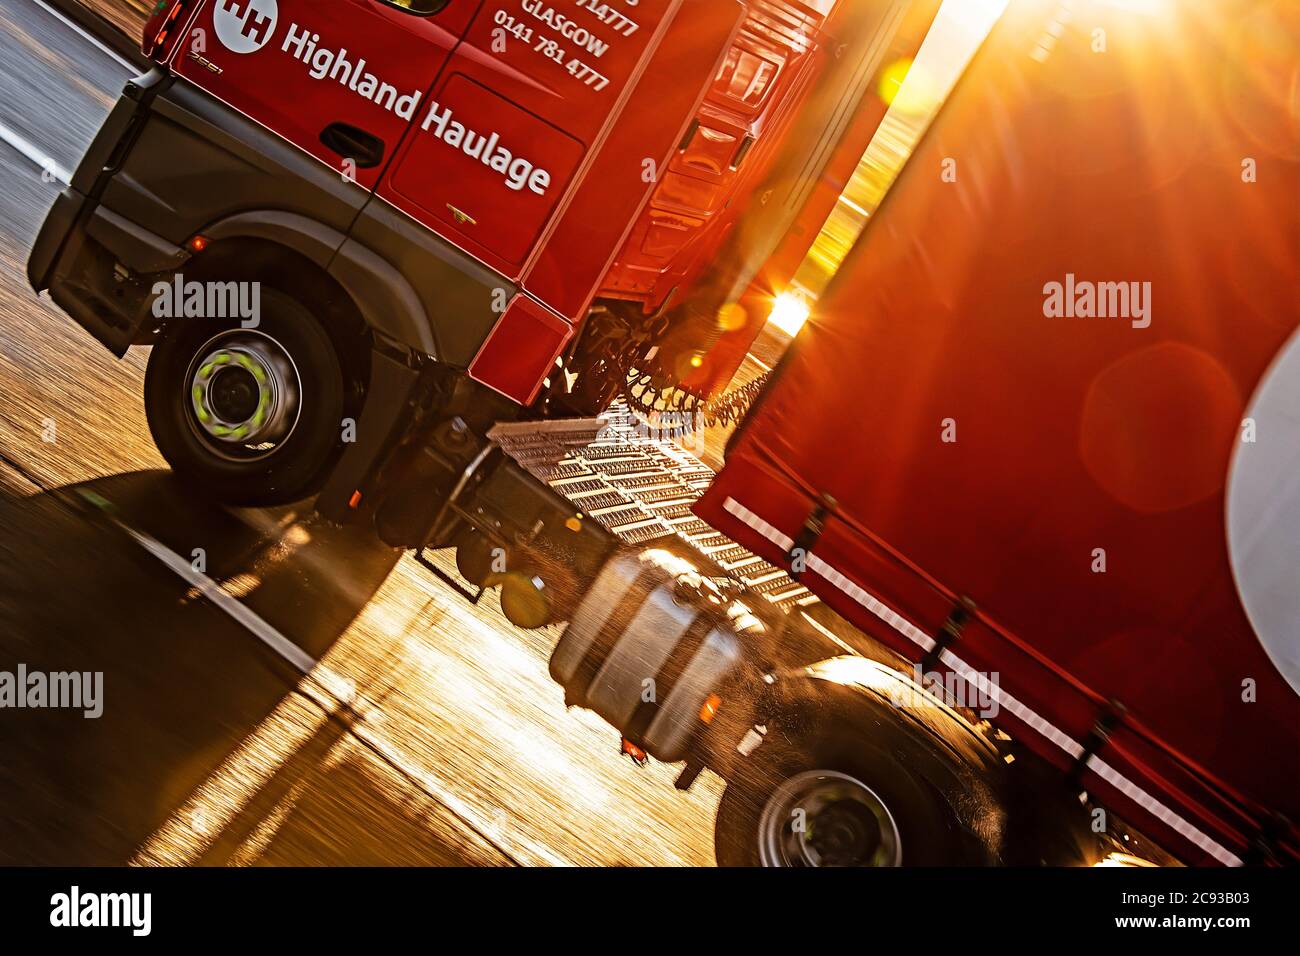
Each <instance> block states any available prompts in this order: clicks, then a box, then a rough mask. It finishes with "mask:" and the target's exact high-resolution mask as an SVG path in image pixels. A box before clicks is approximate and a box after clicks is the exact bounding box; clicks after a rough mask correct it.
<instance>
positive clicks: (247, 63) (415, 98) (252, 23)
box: [172, 0, 480, 189]
mask: <svg viewBox="0 0 1300 956" xmlns="http://www.w3.org/2000/svg"><path fill="white" fill-rule="evenodd" d="M479 5H480V0H329V2H328V3H322V2H320V0H208V2H207V3H205V4H204V5H203V7H202V8H201V9H200V10H199V11H198V13H197V15H196V16H195V18H194V20H193V21H192V22H191V23H190V25H189V31H188V33H187V35H186V37H185V38H184V39H183V41H182V42H181V43H180V44H178V47H177V51H176V53H175V55H174V57H173V60H172V68H173V69H174V70H175V72H176V73H178V74H179V75H181V76H183V77H185V78H186V79H188V80H190V81H191V82H193V83H195V84H197V85H198V86H201V87H202V88H203V89H205V90H207V91H208V92H210V93H212V94H213V95H214V96H217V97H218V98H220V99H222V100H224V101H225V102H227V103H229V104H230V105H231V106H233V107H235V108H236V109H238V110H240V111H241V112H243V113H245V114H247V115H248V116H250V117H252V118H253V119H255V120H257V121H258V122H260V123H262V124H264V125H265V126H267V127H268V128H270V129H271V130H272V131H273V132H275V133H277V134H279V135H280V136H282V137H284V138H285V139H287V140H289V141H290V142H292V143H293V144H295V145H296V146H299V147H301V148H302V149H303V150H305V151H306V152H308V153H310V154H311V155H313V156H315V157H316V158H317V159H319V160H320V161H321V162H323V163H326V164H328V165H330V166H332V167H334V168H336V169H338V170H339V171H340V173H341V174H342V173H345V174H348V175H351V176H353V177H354V178H355V180H356V182H357V183H359V184H360V185H362V186H364V187H366V188H367V189H373V188H374V186H375V183H376V182H377V181H378V179H379V175H380V173H381V172H382V171H383V167H384V164H385V163H387V161H388V160H389V159H391V158H392V156H393V154H394V152H395V151H396V149H397V146H398V143H399V142H400V141H401V139H402V135H403V134H404V133H405V132H406V129H407V128H408V126H409V125H410V123H411V120H412V119H413V118H414V117H416V116H421V117H422V116H423V111H422V109H421V107H422V106H423V105H424V100H425V98H426V95H427V93H428V90H429V87H430V84H432V82H433V80H434V78H435V77H436V76H437V74H438V71H439V70H441V69H442V67H443V65H444V64H445V63H446V62H447V59H448V57H449V56H450V55H451V52H452V50H453V49H454V48H455V46H456V44H457V43H458V42H460V38H461V36H462V34H463V33H464V32H465V29H466V27H468V25H469V23H470V21H471V20H472V19H473V17H474V14H475V12H476V11H477V9H478V7H479Z"/></svg>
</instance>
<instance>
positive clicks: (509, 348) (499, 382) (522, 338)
mask: <svg viewBox="0 0 1300 956" xmlns="http://www.w3.org/2000/svg"><path fill="white" fill-rule="evenodd" d="M571 338H573V326H571V325H570V324H569V323H568V322H566V321H564V319H562V318H560V316H558V315H556V314H555V313H554V312H552V311H551V310H550V309H548V308H546V306H544V305H541V304H540V303H538V302H537V301H535V300H534V299H532V298H530V297H528V296H526V295H517V296H515V298H514V300H513V301H512V302H511V303H510V304H509V305H508V306H507V307H506V311H505V314H503V315H502V316H501V321H500V322H498V323H497V325H496V328H494V329H493V330H492V334H491V335H489V336H488V340H487V341H486V342H484V343H483V347H482V348H481V349H479V353H478V355H476V356H475V357H474V361H473V362H472V363H470V367H469V374H470V377H471V378H473V379H474V380H475V381H478V382H482V383H483V384H484V385H487V386H489V387H490V388H494V389H496V390H497V391H498V392H500V393H501V394H502V395H505V396H507V397H509V398H513V399H514V400H515V401H516V402H518V403H519V404H520V405H529V404H531V403H532V401H533V399H534V398H536V397H537V392H538V390H539V389H540V388H541V386H542V380H541V379H540V378H539V377H538V373H537V370H538V369H543V370H552V371H554V370H555V360H556V359H557V358H558V357H559V355H560V352H562V351H563V350H564V347H565V346H566V345H568V344H569V340H570V339H571Z"/></svg>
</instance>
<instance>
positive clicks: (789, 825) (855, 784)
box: [758, 770, 903, 867]
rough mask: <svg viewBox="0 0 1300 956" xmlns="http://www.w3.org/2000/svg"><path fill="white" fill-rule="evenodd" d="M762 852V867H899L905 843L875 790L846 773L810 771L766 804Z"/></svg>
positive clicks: (761, 829) (760, 832)
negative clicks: (903, 843)
mask: <svg viewBox="0 0 1300 956" xmlns="http://www.w3.org/2000/svg"><path fill="white" fill-rule="evenodd" d="M758 856H759V862H760V863H762V865H763V866H790V867H799V866H899V865H900V864H901V863H902V859H903V845H902V838H901V837H900V835H899V832H898V824H897V823H896V822H895V821H894V817H893V814H891V813H890V812H889V808H888V807H887V806H886V805H885V802H884V801H883V800H881V799H880V796H879V795H878V794H877V793H876V792H875V791H874V790H872V789H871V788H870V787H868V786H867V785H866V784H865V783H863V782H862V781H860V780H857V779H856V778H854V777H851V776H849V775H848V774H844V773H840V772H838V771H834V770H809V771H805V772H804V773H799V774H796V775H794V776H793V777H790V778H789V779H787V780H785V781H783V782H782V783H781V785H780V786H779V787H777V789H776V790H775V791H774V792H773V793H772V795H771V796H770V797H769V798H768V800H767V803H765V804H764V805H763V811H762V813H761V815H760V817H759V823H758Z"/></svg>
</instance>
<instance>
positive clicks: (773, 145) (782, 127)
mask: <svg viewBox="0 0 1300 956" xmlns="http://www.w3.org/2000/svg"><path fill="white" fill-rule="evenodd" d="M834 6H835V0H818V2H810V3H802V2H798V0H753V2H750V3H748V4H747V5H746V9H745V18H744V21H743V22H742V24H741V28H740V31H739V32H738V33H737V35H736V37H735V39H734V40H732V42H731V46H730V48H729V49H728V50H727V55H726V56H725V57H724V59H723V62H722V66H721V68H720V69H719V71H718V73H717V75H716V76H715V77H714V78H713V82H712V83H711V84H710V85H709V88H708V91H707V93H706V95H705V97H704V102H703V103H701V104H700V107H699V109H698V111H697V112H696V114H695V116H694V117H693V119H692V121H691V124H690V127H689V128H688V130H687V132H686V135H685V136H684V137H683V138H682V140H681V142H680V144H679V148H678V149H677V150H676V152H675V153H674V154H673V157H672V160H671V162H670V163H669V164H668V166H667V168H666V169H664V170H663V172H662V173H660V175H659V181H658V183H657V184H656V186H655V189H654V193H653V194H652V195H651V197H650V202H649V204H648V205H647V206H646V208H645V209H644V210H643V211H642V213H641V215H640V217H638V219H637V221H636V223H635V224H634V225H633V227H632V231H631V234H630V235H629V236H628V239H627V241H626V242H625V243H624V245H623V248H622V249H621V250H620V251H619V254H618V256H617V258H616V259H615V261H614V265H613V267H612V268H611V269H610V270H609V272H608V274H607V275H606V276H605V277H604V279H603V281H602V282H601V288H600V292H599V295H600V297H602V298H611V299H628V300H631V301H635V302H639V303H640V304H641V306H642V308H643V309H644V310H645V311H646V312H655V311H657V310H658V309H659V308H660V307H661V306H663V305H664V303H665V301H666V300H667V299H668V297H669V296H670V295H671V294H672V293H673V291H674V290H679V291H682V292H683V293H685V290H689V289H690V287H691V285H692V284H693V282H694V280H695V279H697V278H698V277H699V274H700V272H701V271H702V270H703V269H705V268H707V267H708V266H709V264H710V259H711V256H712V255H713V254H714V253H716V252H717V251H718V249H719V248H721V246H722V244H723V242H724V241H725V240H726V238H727V235H728V233H729V232H730V231H731V229H732V228H733V227H734V226H735V225H736V223H737V222H738V221H739V220H740V219H741V218H743V217H744V215H745V212H746V210H747V209H748V208H749V203H750V202H751V201H753V199H754V196H753V190H754V189H755V188H756V187H757V185H758V184H759V183H761V182H763V180H764V179H765V177H766V176H767V175H768V174H769V173H770V172H771V171H772V166H773V163H774V162H775V161H776V159H777V158H778V157H779V156H780V154H781V151H782V147H783V146H784V143H783V136H784V134H785V133H786V132H787V131H788V129H789V125H790V120H791V118H792V116H793V115H794V113H795V112H796V111H797V109H798V107H799V105H800V104H801V103H802V102H803V100H804V96H805V94H806V92H807V90H808V87H809V84H810V83H812V82H814V81H815V79H816V76H817V72H818V69H819V67H820V65H821V63H822V62H823V61H824V60H825V58H826V57H828V56H830V55H831V50H832V49H833V48H834V43H833V42H830V38H828V37H827V36H826V35H824V34H823V32H822V28H823V27H824V26H825V25H826V23H827V14H828V13H829V12H830V11H831V9H832V8H833V7H834ZM841 6H843V5H841ZM861 9H865V8H860V11H859V15H862V14H861Z"/></svg>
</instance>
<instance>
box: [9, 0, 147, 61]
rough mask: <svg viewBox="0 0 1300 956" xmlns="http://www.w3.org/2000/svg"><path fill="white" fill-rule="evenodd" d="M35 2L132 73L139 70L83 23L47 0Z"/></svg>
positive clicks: (35, 0)
mask: <svg viewBox="0 0 1300 956" xmlns="http://www.w3.org/2000/svg"><path fill="white" fill-rule="evenodd" d="M33 2H35V4H36V5H37V6H38V7H40V8H41V9H42V10H44V11H45V12H46V13H48V14H49V15H50V16H52V17H55V18H56V19H59V20H62V21H63V22H64V23H65V24H67V25H68V26H70V27H72V29H73V30H75V31H76V32H77V33H79V34H81V35H82V37H84V38H85V39H87V40H89V41H90V42H91V43H93V44H95V46H97V47H99V49H101V50H103V51H104V52H105V53H107V54H108V55H109V56H111V57H112V58H113V59H115V60H117V62H118V63H121V64H122V65H123V66H124V67H126V68H127V69H128V70H130V71H131V73H132V75H134V74H135V73H136V72H138V70H139V67H137V66H136V65H135V64H134V63H132V62H130V61H129V60H126V59H124V58H123V57H122V55H121V54H119V53H118V52H117V51H116V50H114V49H113V48H112V47H109V46H106V45H105V44H104V43H103V42H102V41H101V40H100V39H99V38H98V37H95V36H92V35H91V34H89V33H87V32H86V31H85V30H84V29H82V27H81V25H80V24H79V23H76V22H75V21H73V20H69V19H68V18H67V17H65V16H64V15H63V14H62V13H60V12H59V11H58V10H55V9H54V8H53V7H52V6H50V5H49V4H48V3H46V2H45V0H33Z"/></svg>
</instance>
